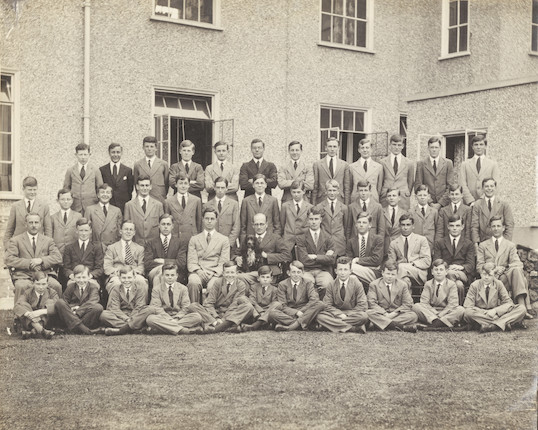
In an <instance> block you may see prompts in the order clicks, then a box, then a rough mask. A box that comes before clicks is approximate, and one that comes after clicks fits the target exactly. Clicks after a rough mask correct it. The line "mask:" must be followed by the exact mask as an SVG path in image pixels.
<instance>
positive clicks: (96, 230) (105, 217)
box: [86, 184, 122, 248]
mask: <svg viewBox="0 0 538 430" xmlns="http://www.w3.org/2000/svg"><path fill="white" fill-rule="evenodd" d="M97 197H98V198H99V203H97V204H96V205H92V206H89V207H88V209H87V210H86V218H87V219H88V221H89V222H90V224H91V226H92V241H93V242H101V244H102V245H103V248H105V247H107V246H108V245H111V244H113V243H114V242H116V241H117V240H118V239H119V238H120V230H121V223H122V215H121V211H120V209H119V208H117V207H116V206H112V205H111V204H110V199H111V198H112V188H111V187H110V185H108V184H103V185H101V186H100V187H99V193H98V194H97Z"/></svg>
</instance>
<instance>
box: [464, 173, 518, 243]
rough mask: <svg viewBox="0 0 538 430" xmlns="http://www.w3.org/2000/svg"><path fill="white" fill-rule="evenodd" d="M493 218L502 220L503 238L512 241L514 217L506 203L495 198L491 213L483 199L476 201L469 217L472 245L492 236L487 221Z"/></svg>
mask: <svg viewBox="0 0 538 430" xmlns="http://www.w3.org/2000/svg"><path fill="white" fill-rule="evenodd" d="M481 172H482V170H481ZM494 216H501V217H502V218H503V219H504V223H505V224H506V229H505V230H504V234H503V236H504V237H505V238H506V239H508V240H511V239H512V233H513V232H514V216H513V215H512V209H510V206H509V205H508V203H507V202H505V201H504V200H501V199H499V197H497V196H496V197H495V199H494V200H493V204H492V205H491V212H490V211H489V209H488V203H487V201H486V199H485V198H482V199H479V200H477V201H476V202H475V204H474V205H473V208H472V215H471V239H472V241H473V242H474V243H480V242H483V241H484V240H486V239H489V238H490V237H491V236H493V234H492V233H491V228H490V227H489V220H490V219H491V218H493V217H494Z"/></svg>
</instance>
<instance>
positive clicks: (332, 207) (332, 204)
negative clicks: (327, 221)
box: [331, 202, 334, 215]
mask: <svg viewBox="0 0 538 430" xmlns="http://www.w3.org/2000/svg"><path fill="white" fill-rule="evenodd" d="M331 213H332V214H333V215H334V202H331Z"/></svg>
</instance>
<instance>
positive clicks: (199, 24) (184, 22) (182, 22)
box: [150, 15, 224, 31]
mask: <svg viewBox="0 0 538 430" xmlns="http://www.w3.org/2000/svg"><path fill="white" fill-rule="evenodd" d="M150 20H151V21H162V22H169V23H172V24H179V25H186V26H189V27H198V28H205V29H206V30H215V31H224V28H222V27H219V26H216V25H215V24H207V23H204V22H198V21H189V20H184V19H172V18H168V17H166V16H158V15H152V16H151V18H150Z"/></svg>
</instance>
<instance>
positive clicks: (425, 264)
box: [389, 233, 432, 270]
mask: <svg viewBox="0 0 538 430" xmlns="http://www.w3.org/2000/svg"><path fill="white" fill-rule="evenodd" d="M404 242H405V237H404V236H401V235H400V237H398V238H396V239H394V240H393V241H392V242H391V243H390V247H389V260H393V261H396V262H398V263H414V265H415V266H416V267H417V268H419V269H422V270H428V269H429V268H430V264H432V256H431V251H430V247H429V245H428V240H427V239H426V238H425V237H424V236H421V235H420V234H416V233H411V234H410V235H409V236H407V243H408V247H407V248H408V252H407V258H406V257H405V254H404Z"/></svg>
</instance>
